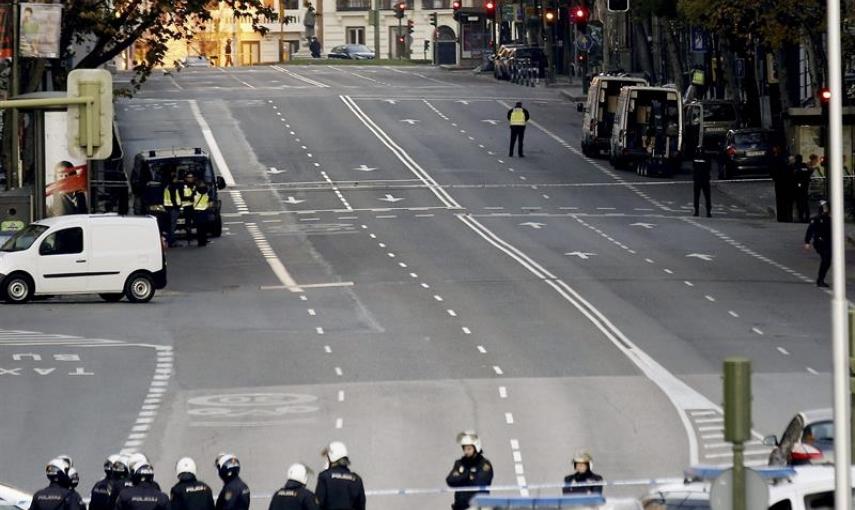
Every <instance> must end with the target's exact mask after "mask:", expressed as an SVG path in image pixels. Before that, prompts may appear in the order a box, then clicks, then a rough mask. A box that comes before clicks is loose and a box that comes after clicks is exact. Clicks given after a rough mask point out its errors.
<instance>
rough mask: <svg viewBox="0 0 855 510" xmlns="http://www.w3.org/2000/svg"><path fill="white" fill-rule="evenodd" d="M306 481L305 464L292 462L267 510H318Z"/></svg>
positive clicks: (316, 502) (316, 500) (316, 501)
mask: <svg viewBox="0 0 855 510" xmlns="http://www.w3.org/2000/svg"><path fill="white" fill-rule="evenodd" d="M308 482H309V471H308V469H306V466H304V465H302V464H292V465H291V467H289V468H288V481H287V482H285V486H284V487H282V488H281V489H279V490H278V491H276V493H275V494H273V498H272V499H271V500H270V507H268V510H318V499H317V498H316V497H315V495H314V494H312V491H310V490H309V489H307V488H306V484H307V483H308ZM173 510H174V509H173Z"/></svg>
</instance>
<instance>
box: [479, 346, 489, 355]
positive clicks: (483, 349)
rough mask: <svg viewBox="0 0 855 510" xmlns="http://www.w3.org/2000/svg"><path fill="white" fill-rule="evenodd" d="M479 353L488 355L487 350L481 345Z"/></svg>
mask: <svg viewBox="0 0 855 510" xmlns="http://www.w3.org/2000/svg"><path fill="white" fill-rule="evenodd" d="M478 352H480V353H481V354H487V349H485V348H484V346H483V345H479V346H478Z"/></svg>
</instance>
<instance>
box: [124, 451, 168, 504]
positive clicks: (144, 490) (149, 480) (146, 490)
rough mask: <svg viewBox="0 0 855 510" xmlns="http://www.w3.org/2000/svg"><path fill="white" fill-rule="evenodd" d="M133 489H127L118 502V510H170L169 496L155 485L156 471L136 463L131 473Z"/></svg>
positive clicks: (147, 465)
mask: <svg viewBox="0 0 855 510" xmlns="http://www.w3.org/2000/svg"><path fill="white" fill-rule="evenodd" d="M131 481H133V484H134V485H133V487H125V488H124V489H122V492H121V493H119V499H118V500H116V510H169V496H167V495H166V494H164V493H163V492H161V491H160V488H159V486H158V485H157V484H156V483H154V469H153V468H152V467H151V465H150V464H148V463H146V462H136V463H135V464H134V469H133V471H132V473H131Z"/></svg>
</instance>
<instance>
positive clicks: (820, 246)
mask: <svg viewBox="0 0 855 510" xmlns="http://www.w3.org/2000/svg"><path fill="white" fill-rule="evenodd" d="M811 244H813V249H814V250H816V252H817V253H818V254H819V273H818V274H817V277H816V286H817V287H828V284H827V283H825V275H826V274H828V270H829V269H830V268H831V216H829V205H828V202H826V201H825V200H822V201H820V203H819V213H818V214H817V215H816V216H814V217H813V219H812V220H810V224H809V225H808V228H807V232H805V250H810V246H811Z"/></svg>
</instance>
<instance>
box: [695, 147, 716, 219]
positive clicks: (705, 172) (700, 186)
mask: <svg viewBox="0 0 855 510" xmlns="http://www.w3.org/2000/svg"><path fill="white" fill-rule="evenodd" d="M710 166H711V165H710V162H709V160H707V159H696V160H694V161H693V162H692V182H693V188H694V202H695V216H698V215H699V214H700V205H701V192H703V194H704V204H706V206H707V218H711V217H712V202H710Z"/></svg>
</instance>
